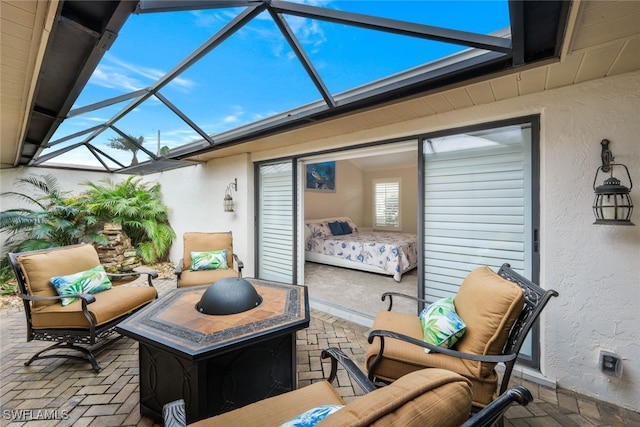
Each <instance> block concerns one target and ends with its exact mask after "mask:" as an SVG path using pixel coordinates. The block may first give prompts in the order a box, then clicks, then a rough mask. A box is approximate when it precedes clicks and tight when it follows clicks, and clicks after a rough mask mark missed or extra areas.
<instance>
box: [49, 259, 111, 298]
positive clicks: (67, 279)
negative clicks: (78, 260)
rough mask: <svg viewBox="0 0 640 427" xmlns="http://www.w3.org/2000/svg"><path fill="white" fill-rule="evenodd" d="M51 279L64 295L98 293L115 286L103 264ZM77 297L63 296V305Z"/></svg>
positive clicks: (60, 293) (58, 290) (61, 294)
mask: <svg viewBox="0 0 640 427" xmlns="http://www.w3.org/2000/svg"><path fill="white" fill-rule="evenodd" d="M49 281H50V282H51V284H52V285H53V287H54V288H56V292H58V295H60V296H62V297H65V296H66V295H76V294H96V293H98V292H102V291H106V290H107V289H111V288H112V287H113V285H112V284H111V281H110V280H109V277H108V276H107V272H106V271H104V268H103V267H102V266H101V265H99V266H97V267H93V268H90V269H89V270H85V271H81V272H79V273H74V274H69V275H67V276H56V277H52V278H51V279H49ZM77 299H78V298H77V297H71V296H69V297H65V298H62V305H69V304H71V303H72V302H74V301H75V300H77Z"/></svg>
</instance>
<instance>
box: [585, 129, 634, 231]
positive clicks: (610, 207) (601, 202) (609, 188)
mask: <svg viewBox="0 0 640 427" xmlns="http://www.w3.org/2000/svg"><path fill="white" fill-rule="evenodd" d="M600 144H601V145H602V166H600V167H599V168H598V170H597V171H596V176H595V178H594V179H593V190H594V191H595V193H596V198H595V200H594V201H593V213H594V215H595V216H596V222H594V224H608V225H635V224H634V223H632V222H631V213H632V212H633V203H632V202H631V196H630V195H629V192H630V191H631V188H632V187H633V183H632V182H631V175H629V169H627V167H626V166H625V165H623V164H615V163H613V160H614V158H613V154H612V153H611V151H610V150H609V140H608V139H603V140H602V142H600ZM616 167H617V168H618V170H620V169H624V170H625V172H626V173H627V178H628V179H629V188H627V187H625V186H624V185H622V184H621V182H620V180H619V179H618V178H616V177H614V176H613V170H614V168H616ZM600 171H602V172H604V173H609V178H607V179H605V181H604V183H603V184H602V185H599V186H597V187H596V181H597V180H598V174H599V173H600Z"/></svg>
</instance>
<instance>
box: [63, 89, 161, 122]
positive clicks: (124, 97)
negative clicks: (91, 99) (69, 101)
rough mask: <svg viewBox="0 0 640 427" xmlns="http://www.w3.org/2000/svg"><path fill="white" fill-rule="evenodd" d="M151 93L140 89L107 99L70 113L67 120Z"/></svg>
mask: <svg viewBox="0 0 640 427" xmlns="http://www.w3.org/2000/svg"><path fill="white" fill-rule="evenodd" d="M148 92H149V89H140V90H136V91H134V92H130V93H126V94H124V95H120V96H114V97H113V98H109V99H105V100H104V101H100V102H95V103H93V104H89V105H85V106H84V107H79V108H76V109H73V110H71V111H69V114H67V118H69V117H74V116H78V115H80V114H84V113H88V112H90V111H95V110H99V109H100V108H104V107H108V106H109V105H113V104H117V103H118V102H122V101H127V100H129V99H131V98H136V97H139V96H143V95H145V94H147V93H148Z"/></svg>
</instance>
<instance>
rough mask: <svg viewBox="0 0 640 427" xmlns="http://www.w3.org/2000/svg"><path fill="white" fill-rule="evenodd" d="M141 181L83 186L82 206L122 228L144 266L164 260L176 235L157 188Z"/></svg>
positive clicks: (130, 178)
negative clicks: (86, 188)
mask: <svg viewBox="0 0 640 427" xmlns="http://www.w3.org/2000/svg"><path fill="white" fill-rule="evenodd" d="M141 180H142V179H141V178H139V177H129V178H128V179H126V180H125V181H123V182H121V183H118V184H114V183H113V182H112V181H110V180H105V181H103V183H104V185H101V184H95V183H92V182H87V183H85V185H87V186H89V187H90V189H89V190H88V191H87V192H85V193H84V194H83V203H84V205H85V206H86V207H87V209H88V210H89V211H90V212H91V213H92V214H93V215H95V216H97V217H98V218H99V219H100V220H101V221H104V222H113V223H116V224H122V229H123V231H124V232H125V233H126V234H127V235H128V236H129V238H130V239H131V243H132V245H133V246H134V247H135V248H136V250H137V251H138V253H139V254H140V256H141V257H142V259H143V261H144V262H147V263H151V262H158V261H162V260H164V259H166V256H167V255H168V253H169V249H170V248H171V244H172V243H173V239H175V237H176V235H175V232H174V231H173V229H172V228H171V226H170V225H169V218H168V209H167V207H166V206H165V205H164V204H163V203H162V194H161V192H160V184H153V185H149V184H145V183H141Z"/></svg>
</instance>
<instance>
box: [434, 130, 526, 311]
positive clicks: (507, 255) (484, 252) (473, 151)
mask: <svg viewBox="0 0 640 427" xmlns="http://www.w3.org/2000/svg"><path fill="white" fill-rule="evenodd" d="M529 147H530V131H529V129H528V128H523V127H522V126H520V125H518V126H510V127H508V128H500V129H495V130H492V131H483V132H482V134H481V135H473V134H468V135H456V136H453V137H445V138H439V139H431V140H428V141H425V146H424V148H425V150H424V152H425V163H424V165H425V170H424V180H425V181H424V183H425V195H424V211H425V217H424V221H425V222H424V233H425V234H424V266H425V268H424V279H425V280H424V283H425V297H426V298H427V299H430V300H434V299H438V298H443V297H447V296H454V295H455V294H456V293H457V291H458V288H459V286H460V284H461V283H462V280H463V279H464V278H465V277H466V276H467V274H468V273H469V272H470V271H471V270H473V269H474V268H476V267H478V266H482V265H488V266H489V267H491V268H493V269H494V270H497V269H498V268H499V267H500V266H501V265H502V264H503V263H505V262H508V263H510V264H511V266H512V267H513V268H514V269H516V270H519V271H522V272H530V271H531V253H530V251H531V250H530V248H531V245H530V242H531V227H530V224H531V218H530V217H531V208H530V206H531V198H530V194H531V188H530V187H531V178H530V175H531V172H530V160H529V154H528V153H530V149H529Z"/></svg>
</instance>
